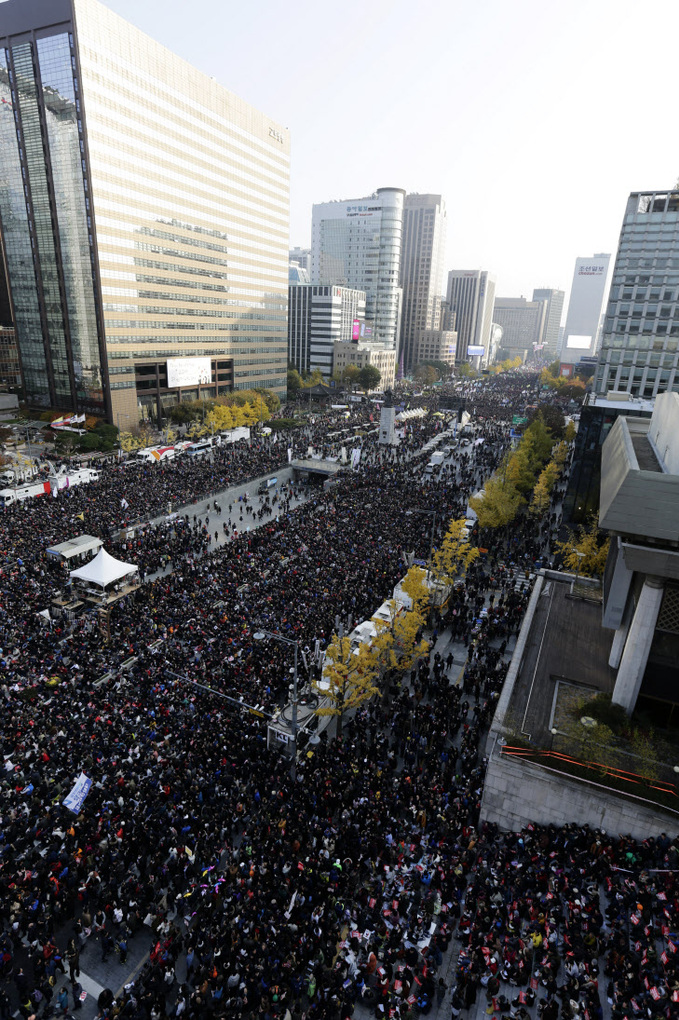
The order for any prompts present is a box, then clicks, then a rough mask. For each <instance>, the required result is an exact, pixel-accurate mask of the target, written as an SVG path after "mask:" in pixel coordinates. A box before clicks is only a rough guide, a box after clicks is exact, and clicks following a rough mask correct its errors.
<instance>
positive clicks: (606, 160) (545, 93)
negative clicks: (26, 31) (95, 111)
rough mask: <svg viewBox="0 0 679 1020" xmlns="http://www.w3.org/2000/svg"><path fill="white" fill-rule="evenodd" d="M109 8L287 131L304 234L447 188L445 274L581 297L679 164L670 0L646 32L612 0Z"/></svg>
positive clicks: (522, 291) (294, 199)
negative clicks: (323, 223)
mask: <svg viewBox="0 0 679 1020" xmlns="http://www.w3.org/2000/svg"><path fill="white" fill-rule="evenodd" d="M107 6H109V7H110V8H111V9H112V10H114V11H116V12H117V13H119V14H121V15H122V16H123V17H125V18H126V19H128V20H129V21H131V22H132V23H133V24H134V25H136V26H137V27H139V28H140V29H142V30H143V31H145V32H147V33H148V34H149V35H150V36H152V37H153V38H154V39H157V40H158V41H159V42H161V43H162V44H163V45H165V46H167V47H168V48H169V49H171V50H172V51H173V52H175V53H177V54H178V55H179V56H181V57H183V58H184V59H186V60H187V61H189V62H190V63H192V64H194V65H195V66H196V67H197V68H199V69H200V70H201V71H203V72H204V73H206V74H208V75H214V76H215V77H216V79H217V80H218V82H219V83H220V84H221V85H223V86H224V87H225V88H227V89H229V90H230V91H232V92H234V93H235V94H236V95H238V96H240V97H241V98H243V99H244V100H246V101H247V102H248V103H251V104H252V105H254V106H256V107H257V108H259V109H261V110H263V111H264V112H265V113H266V114H267V115H268V116H270V117H272V119H274V120H275V121H278V122H280V123H281V124H283V125H285V126H286V127H289V128H290V132H291V145H292V164H291V224H290V245H291V246H293V247H294V246H296V245H299V246H302V247H308V245H309V243H310V235H311V207H312V205H313V204H314V203H319V202H325V201H330V200H334V199H337V200H341V199H348V198H358V197H362V196H363V195H369V194H371V193H372V192H373V191H374V190H376V189H377V188H381V187H400V188H404V189H405V190H406V191H407V192H408V193H426V192H430V193H434V194H438V193H440V194H442V195H443V198H444V200H445V202H446V205H447V210H448V223H449V226H448V243H447V253H446V258H445V261H444V265H445V269H446V271H448V270H450V269H477V268H478V269H485V270H488V271H490V272H491V273H493V274H494V275H495V277H496V279H497V291H496V293H497V294H498V295H499V296H515V297H518V296H520V295H524V296H525V297H527V298H530V295H531V293H532V290H533V288H535V287H551V288H560V289H562V290H564V291H566V304H567V299H568V293H569V291H570V285H571V278H572V273H573V266H574V263H575V259H576V257H578V256H587V255H591V254H594V253H595V252H610V253H611V254H613V255H614V254H615V251H616V249H617V244H618V239H619V234H620V228H621V225H622V218H623V214H624V209H625V203H626V199H627V196H628V194H629V193H630V192H631V191H634V190H653V189H655V188H663V187H665V188H670V187H672V185H673V184H674V182H675V180H676V178H677V175H678V174H679V153H678V152H677V146H676V143H675V141H674V138H673V137H672V132H671V131H668V130H667V122H668V117H667V114H666V113H665V110H666V109H667V110H669V109H670V107H669V102H668V103H666V104H663V100H664V97H665V96H671V94H672V82H671V78H670V75H671V73H672V65H673V56H674V55H673V52H672V51H673V45H674V44H673V40H674V38H675V32H674V31H672V29H673V28H676V27H678V26H679V9H677V8H676V7H674V6H673V5H670V4H668V3H665V2H661V0H651V2H650V4H649V5H647V7H645V8H644V18H643V22H644V24H645V25H647V26H648V27H649V32H648V33H646V34H644V36H643V39H641V43H640V27H641V26H640V24H639V17H638V8H637V7H636V6H634V7H633V6H632V4H631V3H628V4H618V3H615V4H614V3H613V2H612V0H604V2H602V3H599V4H588V3H585V2H576V3H575V4H573V5H571V6H570V7H569V8H568V18H566V17H565V16H564V13H563V10H562V9H561V8H556V7H555V6H554V7H553V6H552V5H542V4H540V3H538V2H537V0H519V2H518V3H515V4H513V5H511V8H510V7H508V6H507V5H504V4H502V3H501V2H500V0H486V2H485V3H481V4H479V5H475V6H474V8H473V9H472V10H470V9H467V8H466V7H463V6H462V5H461V4H460V3H453V4H452V5H450V4H448V3H444V2H439V0H435V2H432V3H429V4H426V5H425V6H424V7H422V6H420V7H419V8H418V9H417V10H414V9H413V8H412V7H411V6H410V5H408V4H407V3H406V2H405V0H396V2H395V3H390V4H387V3H386V0H372V2H371V3H369V4H368V5H359V4H358V3H357V2H356V0H349V3H348V4H346V5H345V6H344V8H343V11H342V16H341V21H340V20H339V19H338V17H337V15H336V13H335V12H334V11H333V10H332V9H330V8H329V7H327V8H325V7H321V8H319V7H317V6H316V5H313V6H312V4H311V3H310V2H309V0H300V2H299V3H298V4H296V5H294V6H293V7H286V8H283V7H279V6H278V5H276V4H274V3H272V2H271V0H265V2H264V3H261V4H259V5H258V6H257V7H256V8H255V7H251V6H246V5H239V6H235V5H224V4H220V3H218V2H216V0H197V3H196V4H194V5H193V8H192V12H193V15H194V16H193V17H192V19H191V21H190V22H189V23H187V20H186V7H185V5H184V4H180V3H179V0H167V2H166V3H165V4H164V5H163V7H162V9H161V7H160V4H159V3H158V0H107ZM0 10H1V8H0ZM206 23H208V24H209V25H210V32H209V33H206V32H205V29H204V26H205V24H206ZM652 28H653V29H655V30H653V31H651V29H652ZM234 36H235V37H236V39H237V45H234V46H230V45H229V44H228V40H229V39H230V38H232V37H234ZM447 40H448V41H449V42H446V41H447ZM432 50H433V52H432ZM439 54H440V55H439ZM253 71H254V73H253ZM85 99H86V97H85ZM443 125H448V126H447V127H443ZM475 196H476V200H474V197H475ZM564 315H565V310H564Z"/></svg>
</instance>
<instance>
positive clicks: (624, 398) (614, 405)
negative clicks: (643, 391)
mask: <svg viewBox="0 0 679 1020" xmlns="http://www.w3.org/2000/svg"><path fill="white" fill-rule="evenodd" d="M583 406H584V407H604V408H611V409H612V410H621V409H623V410H627V411H629V410H634V411H635V412H636V413H639V414H652V413H653V408H654V407H655V400H648V399H646V398H644V397H633V396H632V395H631V394H629V393H626V392H624V391H620V392H618V391H615V390H609V391H608V394H607V395H606V396H605V397H600V396H598V394H596V393H588V394H587V395H586V397H585V401H584V404H583Z"/></svg>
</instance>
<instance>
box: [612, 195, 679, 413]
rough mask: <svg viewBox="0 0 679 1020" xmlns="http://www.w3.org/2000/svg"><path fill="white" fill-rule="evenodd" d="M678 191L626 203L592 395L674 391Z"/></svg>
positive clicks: (678, 334) (677, 375)
mask: <svg viewBox="0 0 679 1020" xmlns="http://www.w3.org/2000/svg"><path fill="white" fill-rule="evenodd" d="M678 298H679V190H676V189H675V190H674V191H635V192H633V193H632V194H631V195H630V196H629V199H628V200H627V208H626V210H625V217H624V219H623V224H622V231H621V233H620V244H619V245H618V254H617V256H616V259H615V266H614V269H613V278H612V281H611V289H610V294H609V298H608V306H607V308H606V314H605V317H604V324H603V330H602V340H601V349H600V351H599V364H598V366H597V370H596V375H595V381H594V390H595V392H596V393H600V394H605V393H607V392H608V390H626V391H627V392H628V393H631V394H633V395H634V396H640V397H646V398H648V397H655V396H656V395H657V394H658V393H663V392H665V391H666V390H675V391H677V390H679V362H678V359H679V354H678V352H677V347H678V346H679V303H678Z"/></svg>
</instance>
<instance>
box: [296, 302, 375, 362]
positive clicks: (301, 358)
mask: <svg viewBox="0 0 679 1020" xmlns="http://www.w3.org/2000/svg"><path fill="white" fill-rule="evenodd" d="M364 322H365V291H362V290H351V289H350V288H349V287H325V286H322V285H320V284H306V285H304V284H298V285H291V286H290V288H289V291H288V360H289V361H290V363H291V364H293V365H294V366H295V368H296V369H298V371H300V372H303V371H310V372H313V371H314V369H316V368H320V370H321V372H322V373H323V375H324V376H326V377H329V376H330V375H332V370H333V349H334V345H335V343H337V342H338V341H344V342H346V343H351V342H352V340H353V339H354V338H355V336H356V333H357V332H359V333H360V328H359V330H357V329H356V326H355V324H356V323H358V325H359V327H360V326H361V325H362V324H364Z"/></svg>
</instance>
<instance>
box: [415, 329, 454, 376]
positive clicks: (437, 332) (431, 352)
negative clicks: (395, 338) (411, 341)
mask: <svg viewBox="0 0 679 1020" xmlns="http://www.w3.org/2000/svg"><path fill="white" fill-rule="evenodd" d="M414 353H415V357H414V361H415V364H416V365H418V364H420V363H422V362H426V361H440V362H441V363H442V364H444V365H450V367H451V369H453V368H454V367H455V361H456V358H457V333H456V332H455V331H454V330H447V329H423V330H420V332H418V334H417V337H416V338H415V350H414Z"/></svg>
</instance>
